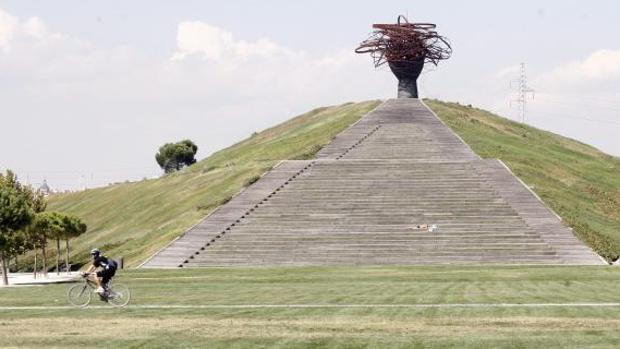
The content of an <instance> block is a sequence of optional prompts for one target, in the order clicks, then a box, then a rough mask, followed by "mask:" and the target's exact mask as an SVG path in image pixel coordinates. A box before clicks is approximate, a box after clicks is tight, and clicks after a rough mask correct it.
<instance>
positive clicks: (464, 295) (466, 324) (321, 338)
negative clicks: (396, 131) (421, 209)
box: [0, 266, 620, 349]
mask: <svg viewBox="0 0 620 349" xmlns="http://www.w3.org/2000/svg"><path fill="white" fill-rule="evenodd" d="M118 282H123V283H125V284H127V285H129V286H130V287H131V289H132V290H133V298H134V300H133V302H132V303H131V305H133V307H131V305H130V307H128V308H125V309H115V308H111V307H109V308H108V307H105V308H91V309H88V308H87V309H69V310H68V309H65V308H59V309H54V308H51V309H40V310H23V309H19V310H6V309H1V308H0V338H1V340H0V348H91V347H92V348H188V347H201V348H323V347H329V348H428V349H431V348H544V349H549V348H580V349H581V348H597V349H598V348H618V347H620V306H615V307H601V306H583V304H582V305H581V306H575V305H572V306H571V305H570V304H575V303H620V293H619V292H617V285H618V284H619V282H620V268H617V267H573V266H567V267H506V266H494V267H480V266H467V267H458V266H432V267H428V266H426V267H421V266H383V267H329V268H328V267H303V268H291V267H287V268H208V269H183V270H128V271H122V272H120V275H119V278H118ZM68 287H69V285H67V284H61V285H52V286H45V287H21V288H10V289H0V307H2V306H37V305H40V306H64V305H67V302H66V300H65V292H66V290H67V288H68ZM505 303H510V304H511V306H510V307H508V306H505V305H504V306H501V304H505ZM524 303H525V304H527V306H526V305H523V306H520V305H519V304H524ZM545 303H554V304H556V305H555V306H551V305H547V306H540V307H534V306H531V305H532V304H545ZM424 304H426V305H429V304H432V305H433V306H429V307H415V305H424ZM449 304H461V305H459V306H453V307H446V306H445V305H449ZM467 304H478V306H475V307H467V306H465V305H467ZM557 304H564V305H562V306H558V305H557ZM146 305H186V306H190V307H189V308H181V309H178V308H170V309H161V308H155V309H145V308H140V306H146ZM208 305H236V306H237V307H231V308H201V306H203V307H204V306H208ZM239 305H263V306H265V305H332V306H334V305H335V306H337V307H312V308H303V307H292V308H278V307H263V308H253V307H244V306H241V307H239ZM364 305H371V306H368V307H364ZM390 305H391V306H390ZM437 305H444V306H437ZM493 305H500V306H493Z"/></svg>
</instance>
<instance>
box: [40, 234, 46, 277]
mask: <svg viewBox="0 0 620 349" xmlns="http://www.w3.org/2000/svg"><path fill="white" fill-rule="evenodd" d="M46 245H47V240H43V242H42V243H41V254H42V257H43V276H44V277H45V278H47V253H46V251H45V247H46Z"/></svg>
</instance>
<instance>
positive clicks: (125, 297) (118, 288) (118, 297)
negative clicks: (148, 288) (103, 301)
mask: <svg viewBox="0 0 620 349" xmlns="http://www.w3.org/2000/svg"><path fill="white" fill-rule="evenodd" d="M130 299H131V292H130V291H129V287H127V286H125V285H123V284H115V285H114V287H113V288H112V289H111V290H110V291H109V294H108V303H110V304H111V305H113V306H115V307H124V306H126V305H127V304H128V303H129V300H130Z"/></svg>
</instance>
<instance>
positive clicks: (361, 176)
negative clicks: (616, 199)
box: [143, 99, 603, 268]
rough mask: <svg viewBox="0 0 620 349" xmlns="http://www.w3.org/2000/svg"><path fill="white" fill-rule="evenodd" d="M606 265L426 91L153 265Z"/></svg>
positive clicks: (275, 178)
mask: <svg viewBox="0 0 620 349" xmlns="http://www.w3.org/2000/svg"><path fill="white" fill-rule="evenodd" d="M450 263H458V264H463V263H469V264H602V263H603V261H602V260H601V259H600V258H599V256H598V255H597V254H596V253H594V252H593V251H592V250H591V249H589V248H588V247H586V246H584V245H583V244H582V243H581V242H580V241H579V240H577V239H576V238H575V236H574V235H573V233H572V231H571V230H570V228H568V227H567V226H565V225H564V224H563V223H562V221H561V219H560V218H559V217H558V216H557V215H556V214H555V213H553V212H552V211H551V210H550V209H549V208H548V207H546V206H545V205H544V204H543V203H542V201H541V200H540V199H539V198H538V197H537V196H536V195H535V194H534V193H533V192H532V191H531V190H530V189H529V188H528V187H526V186H525V185H524V184H523V183H522V182H521V181H520V180H519V179H518V178H516V177H515V176H514V175H513V174H512V173H511V172H510V170H509V169H508V168H507V167H506V166H505V165H504V164H503V163H502V162H501V161H499V160H495V159H481V158H479V157H478V156H477V155H476V154H475V153H473V152H472V150H471V149H470V148H469V147H468V146H467V145H466V144H465V143H464V142H463V141H462V140H461V139H460V138H459V137H458V136H456V135H455V134H454V133H453V132H452V130H451V129H450V128H448V127H446V126H445V125H444V124H443V123H442V122H441V121H440V120H439V119H438V118H437V116H436V115H434V114H433V113H432V112H431V111H430V110H429V109H428V108H427V107H426V106H425V105H424V104H423V103H422V102H421V101H419V100H417V99H392V100H388V101H386V102H385V103H383V104H381V105H380V106H379V107H377V108H376V109H375V110H374V111H372V112H371V113H369V114H368V115H366V116H365V117H363V118H362V119H361V120H360V121H359V122H358V123H356V124H354V125H353V126H351V127H350V128H349V129H347V130H346V131H344V132H342V133H341V134H340V135H338V136H337V137H336V138H335V139H334V140H333V141H332V142H331V143H330V144H329V145H328V146H327V147H325V148H324V149H322V150H321V151H320V152H319V154H318V157H317V159H315V160H309V161H283V162H281V163H280V164H279V165H278V166H277V167H276V168H274V169H273V170H272V171H270V172H268V173H267V174H265V175H264V176H263V177H262V178H261V179H260V180H259V181H258V182H256V183H254V184H253V185H252V186H250V187H248V188H247V189H246V190H244V191H243V192H241V193H240V194H239V195H238V196H236V197H235V198H233V199H232V200H231V201H230V202H228V203H227V204H226V205H224V206H222V207H220V208H219V209H218V210H216V211H215V212H213V213H212V214H211V215H209V216H208V217H207V218H205V219H204V220H203V221H202V222H200V223H199V224H197V225H196V226H195V227H193V228H192V229H190V230H189V231H187V232H186V233H185V234H184V235H183V236H181V237H180V238H178V239H177V240H175V241H173V242H172V243H171V244H170V245H169V246H167V247H166V248H164V249H163V250H161V251H160V252H158V253H156V254H155V255H154V256H153V257H152V258H151V259H149V260H148V261H147V262H146V263H145V264H144V265H143V266H144V267H151V268H157V267H200V266H236V265H239V266H242V265H243V266H256V265H356V264H365V265H372V264H450Z"/></svg>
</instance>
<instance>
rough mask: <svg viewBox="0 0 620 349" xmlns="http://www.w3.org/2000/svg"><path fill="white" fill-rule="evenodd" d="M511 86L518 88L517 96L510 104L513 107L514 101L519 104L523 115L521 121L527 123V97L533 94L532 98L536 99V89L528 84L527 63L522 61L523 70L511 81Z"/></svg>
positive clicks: (520, 114)
mask: <svg viewBox="0 0 620 349" xmlns="http://www.w3.org/2000/svg"><path fill="white" fill-rule="evenodd" d="M510 87H511V88H513V89H516V91H517V98H515V99H513V100H512V101H510V106H511V107H512V103H513V102H514V103H517V104H518V106H519V116H520V117H521V123H522V124H523V123H525V116H526V110H527V109H526V107H527V97H528V96H529V95H530V94H531V96H532V99H534V90H533V89H532V88H530V87H529V86H528V85H527V75H526V74H525V63H521V72H520V76H519V78H518V79H516V80H513V81H511V82H510Z"/></svg>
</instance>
